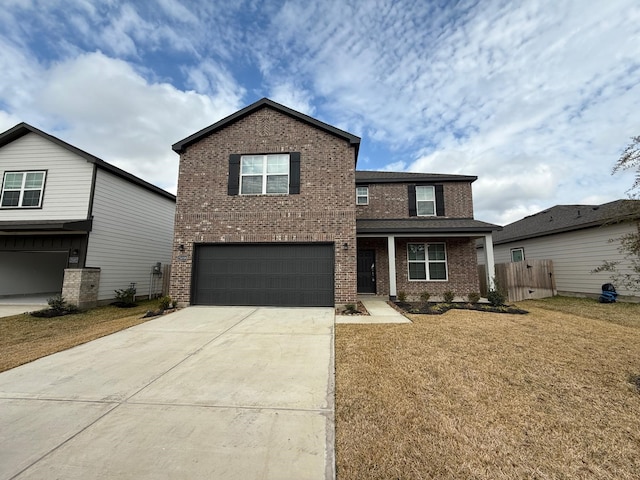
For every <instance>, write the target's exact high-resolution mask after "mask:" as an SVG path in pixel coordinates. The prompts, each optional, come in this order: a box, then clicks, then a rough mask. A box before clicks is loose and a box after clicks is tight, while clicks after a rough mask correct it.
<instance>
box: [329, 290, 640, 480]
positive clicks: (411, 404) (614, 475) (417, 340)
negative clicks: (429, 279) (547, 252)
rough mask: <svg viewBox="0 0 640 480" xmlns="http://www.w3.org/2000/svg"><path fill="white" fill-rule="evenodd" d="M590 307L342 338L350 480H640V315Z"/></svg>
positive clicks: (340, 465) (419, 323) (457, 318)
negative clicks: (622, 322) (581, 479)
mask: <svg viewBox="0 0 640 480" xmlns="http://www.w3.org/2000/svg"><path fill="white" fill-rule="evenodd" d="M581 302H583V301H582V300H580V301H577V302H574V301H573V300H562V299H560V300H557V299H554V300H552V301H551V302H548V301H538V302H527V303H526V304H524V303H523V304H520V305H519V306H522V307H523V308H526V309H528V310H530V311H531V313H530V314H529V315H505V314H492V313H482V312H472V311H464V310H452V311H449V312H448V313H446V314H444V315H441V316H427V315H424V316H413V317H412V319H413V320H414V322H415V323H413V324H404V325H336V448H337V451H336V455H337V472H338V478H339V479H340V480H347V479H425V478H449V479H470V478H473V479H513V478H538V479H563V478H565V479H568V478H571V479H574V478H602V479H632V478H633V479H635V478H638V477H639V475H640V455H639V452H640V415H639V412H640V391H639V389H638V386H637V384H636V382H637V379H638V378H640V377H637V376H636V377H634V375H639V374H640V323H638V321H637V320H638V319H640V305H631V306H629V305H623V304H617V305H607V307H610V308H608V309H606V310H605V309H600V307H601V306H599V305H598V304H597V303H596V302H593V301H591V303H589V304H586V303H581ZM563 303H564V304H563ZM561 304H563V305H561ZM541 305H542V306H544V307H545V308H541V307H540V306H541ZM549 305H550V306H549ZM585 306H586V308H585ZM547 307H548V308H547ZM602 307H604V306H602ZM618 307H619V308H618ZM559 310H567V311H574V312H577V311H580V312H581V314H580V315H577V314H576V313H563V312H561V311H559ZM594 312H595V313H594ZM598 312H599V313H598ZM587 315H589V316H587ZM594 316H596V317H598V318H601V319H611V320H614V321H616V322H618V321H620V319H623V318H627V319H629V318H631V319H634V321H630V322H627V324H626V325H620V324H618V323H613V322H610V321H602V320H595V319H593V317H594ZM633 325H635V326H633ZM634 380H635V381H636V382H634Z"/></svg>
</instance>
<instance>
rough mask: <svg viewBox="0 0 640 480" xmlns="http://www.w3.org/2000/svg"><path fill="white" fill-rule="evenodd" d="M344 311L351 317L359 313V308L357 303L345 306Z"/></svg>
mask: <svg viewBox="0 0 640 480" xmlns="http://www.w3.org/2000/svg"><path fill="white" fill-rule="evenodd" d="M344 311H345V313H347V314H349V315H353V314H354V313H358V306H357V305H356V304H355V303H347V304H346V305H345V306H344Z"/></svg>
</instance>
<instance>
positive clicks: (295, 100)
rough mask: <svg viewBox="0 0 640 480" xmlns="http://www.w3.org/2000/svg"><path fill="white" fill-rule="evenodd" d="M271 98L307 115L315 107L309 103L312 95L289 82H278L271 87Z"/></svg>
mask: <svg viewBox="0 0 640 480" xmlns="http://www.w3.org/2000/svg"><path fill="white" fill-rule="evenodd" d="M269 98H271V100H273V101H275V102H278V103H281V104H282V105H286V106H287V107H289V108H293V109H294V110H297V111H299V112H302V113H306V114H307V115H313V114H314V112H315V107H314V106H313V105H312V104H311V99H312V96H311V94H310V93H309V92H307V91H305V90H303V89H300V88H297V87H296V86H295V85H294V84H293V83H291V82H284V83H279V84H277V85H274V86H272V87H271V91H270V93H269Z"/></svg>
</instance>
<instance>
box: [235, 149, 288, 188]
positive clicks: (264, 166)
mask: <svg viewBox="0 0 640 480" xmlns="http://www.w3.org/2000/svg"><path fill="white" fill-rule="evenodd" d="M282 156H286V157H287V172H286V176H287V191H286V192H267V180H268V178H269V177H270V176H283V175H285V173H284V172H274V173H269V171H268V164H269V159H270V158H274V157H282ZM249 158H252V159H257V158H262V171H261V172H260V173H244V172H243V168H242V167H243V164H244V161H245V160H248V159H249ZM239 176H240V179H239V181H240V186H239V192H240V195H288V194H289V182H290V181H291V155H289V154H288V153H271V154H265V155H242V156H241V157H240V175H239ZM246 177H262V189H261V191H260V192H259V193H256V192H251V193H245V192H243V191H242V180H243V178H246Z"/></svg>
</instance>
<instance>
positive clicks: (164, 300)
mask: <svg viewBox="0 0 640 480" xmlns="http://www.w3.org/2000/svg"><path fill="white" fill-rule="evenodd" d="M158 307H159V308H160V310H168V309H169V307H171V297H170V296H169V295H165V296H164V297H160V299H159V301H158Z"/></svg>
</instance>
